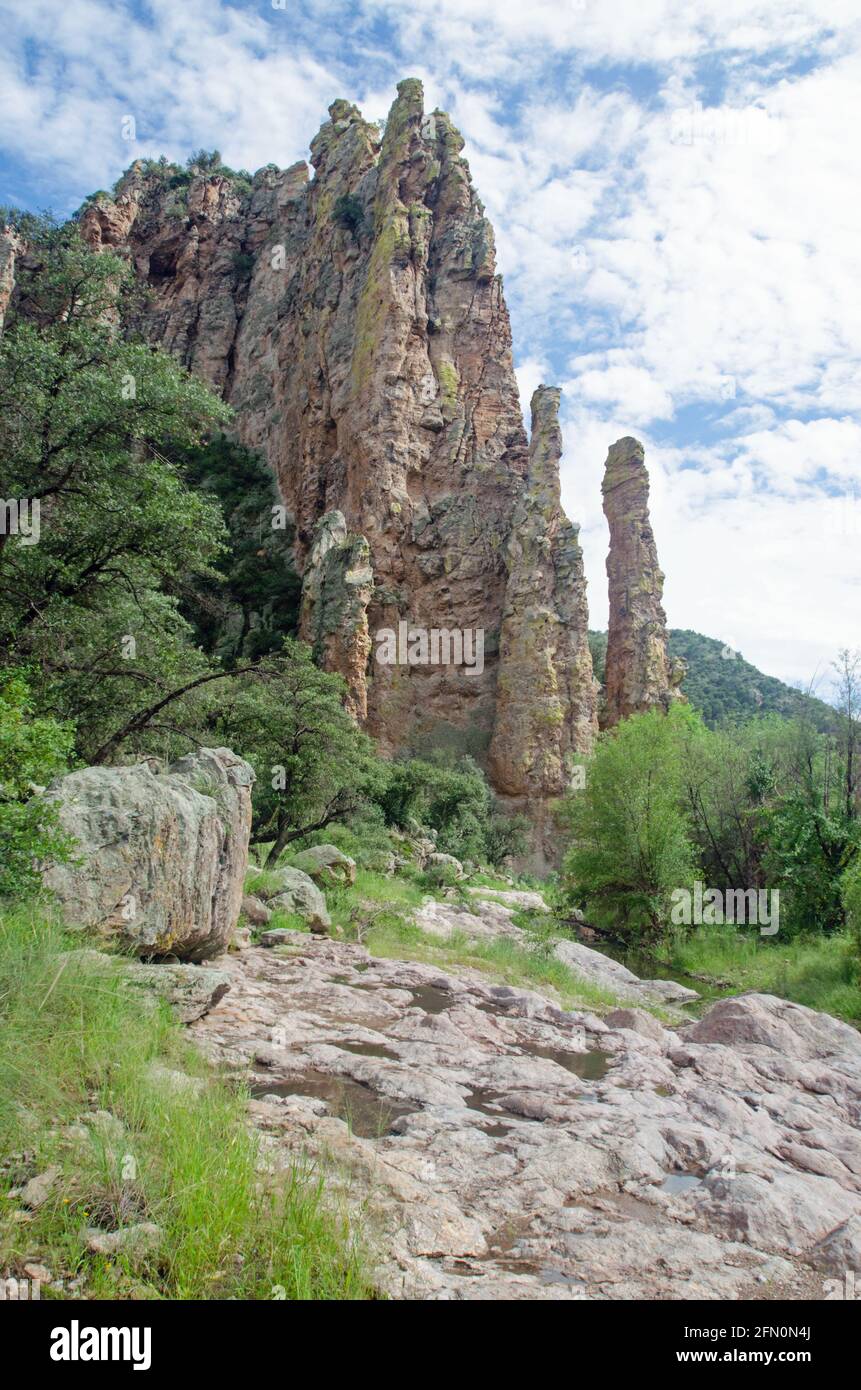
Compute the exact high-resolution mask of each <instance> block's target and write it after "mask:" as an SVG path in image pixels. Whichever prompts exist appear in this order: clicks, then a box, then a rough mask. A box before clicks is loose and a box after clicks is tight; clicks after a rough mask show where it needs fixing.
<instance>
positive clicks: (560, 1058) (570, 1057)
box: [518, 1042, 613, 1081]
mask: <svg viewBox="0 0 861 1390" xmlns="http://www.w3.org/2000/svg"><path fill="white" fill-rule="evenodd" d="M518 1047H519V1048H520V1050H521V1052H526V1053H528V1055H529V1056H530V1057H544V1058H546V1060H547V1061H548V1062H556V1063H557V1064H558V1065H559V1066H560V1067H564V1068H565V1070H566V1071H570V1072H571V1073H572V1075H573V1076H579V1077H580V1078H581V1080H583V1081H603V1079H604V1077H605V1076H606V1075H607V1072H608V1070H609V1068H610V1064H611V1062H612V1061H613V1054H612V1053H611V1052H602V1051H601V1050H600V1049H599V1048H595V1049H594V1051H592V1052H565V1051H563V1050H561V1049H559V1048H555V1047H545V1046H544V1044H543V1043H528V1042H522V1043H518Z"/></svg>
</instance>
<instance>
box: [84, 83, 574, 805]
mask: <svg viewBox="0 0 861 1390" xmlns="http://www.w3.org/2000/svg"><path fill="white" fill-rule="evenodd" d="M330 117H331V119H330V120H329V121H327V122H326V124H325V125H324V126H323V127H322V129H321V131H320V132H319V134H318V135H317V136H316V137H315V139H314V140H313V142H312V145H311V163H312V165H313V168H314V177H313V178H309V171H308V169H307V167H306V166H305V164H304V163H302V164H298V165H294V166H293V167H292V168H289V169H287V170H280V169H277V168H275V167H274V166H272V165H269V166H267V167H266V168H264V169H262V170H260V171H259V172H258V173H257V174H256V175H255V176H254V179H253V184H252V186H251V188H250V190H249V189H248V188H247V187H243V184H242V181H241V180H237V179H236V178H232V177H230V176H228V175H226V174H224V173H218V172H216V173H201V174H199V175H194V176H192V177H191V178H190V181H189V180H185V181H184V176H177V175H176V172H175V171H174V170H172V169H171V168H170V167H169V166H168V167H167V168H166V169H165V168H162V169H159V168H157V167H153V166H152V165H143V164H140V163H139V164H136V165H133V166H132V167H131V169H130V170H129V171H128V173H127V174H126V175H125V176H124V178H123V180H122V181H121V183H120V185H119V186H118V191H117V194H116V196H115V198H113V199H112V200H106V199H104V198H100V199H99V200H97V201H95V202H93V203H92V204H91V205H90V206H89V207H88V208H87V209H86V210H85V211H84V212H83V214H82V216H81V227H82V229H83V232H84V235H85V236H86V237H87V239H88V240H89V242H90V243H91V244H92V245H93V246H95V247H100V246H112V247H115V248H117V249H119V251H120V252H121V253H123V254H127V255H128V256H129V257H130V258H131V260H132V262H133V264H134V266H135V269H136V272H137V274H138V276H139V278H140V279H141V281H142V282H143V283H144V284H145V285H146V286H147V287H148V289H149V291H150V301H149V304H148V306H147V307H146V309H145V310H144V311H143V312H142V315H141V317H140V319H139V320H138V322H137V326H138V327H140V328H142V330H143V331H144V333H145V334H146V336H147V337H148V339H149V340H150V341H153V342H158V343H160V344H162V345H163V346H164V347H166V348H168V349H169V350H170V351H171V352H173V353H175V354H176V355H177V356H178V357H179V358H180V359H181V360H182V361H183V362H184V363H185V364H186V365H187V366H188V367H189V368H190V369H192V370H193V371H195V372H197V373H199V374H200V375H201V376H203V377H204V378H206V379H207V380H208V381H210V382H211V383H212V384H213V385H214V386H216V387H217V388H218V389H219V390H221V391H222V392H223V393H224V395H225V397H226V398H227V399H228V401H229V402H230V404H231V405H232V406H233V407H234V408H235V410H236V431H237V433H238V435H239V437H240V439H241V441H242V442H243V443H244V444H246V445H248V446H250V447H253V448H257V449H260V450H261V451H262V452H263V453H264V454H265V456H266V457H267V459H268V461H269V463H270V464H271V467H272V468H273V470H274V473H275V475H276V477H277V481H278V485H279V488H280V491H281V495H282V497H283V500H284V504H285V506H286V508H287V509H288V511H289V512H290V514H291V516H292V517H293V518H294V519H295V527H296V559H297V564H298V566H299V568H300V570H302V571H304V573H305V585H304V598H303V615H302V621H301V628H302V632H303V635H304V636H305V637H306V638H307V639H308V640H309V641H311V642H312V643H313V644H314V645H315V646H316V648H317V650H318V653H319V655H320V657H321V659H322V660H323V661H324V662H325V663H326V664H328V665H329V666H330V667H332V668H333V669H336V670H338V671H340V672H341V674H343V675H344V677H345V679H346V680H347V684H348V687H349V691H350V701H351V706H352V708H353V710H354V711H355V713H356V714H357V715H358V716H359V717H360V718H362V719H364V720H365V721H366V724H367V728H368V730H369V732H370V733H372V734H373V735H374V736H375V737H376V738H377V740H378V742H379V745H380V747H381V750H382V751H383V752H393V751H397V750H405V749H416V750H424V749H426V748H428V747H429V746H433V745H439V744H446V745H448V746H451V747H454V748H459V749H462V750H466V751H470V752H472V753H474V754H475V755H477V756H478V757H479V758H480V759H481V760H482V761H484V760H485V759H486V757H487V752H488V746H489V744H490V743H491V740H493V757H492V764H493V769H494V775H495V776H496V778H497V780H498V782H499V784H500V786H503V785H504V787H505V788H506V790H507V791H509V792H510V793H511V794H516V795H532V796H535V795H538V796H542V795H545V794H555V793H557V792H558V791H559V790H560V789H561V787H562V785H563V783H564V778H565V762H566V758H567V756H568V754H569V753H570V752H571V751H572V750H576V751H585V750H586V749H587V748H588V747H589V745H590V743H591V739H592V736H593V732H594V684H593V676H592V670H591V661H590V659H589V652H588V648H587V646H586V626H587V624H586V607H585V596H584V581H583V574H582V564H581V561H580V555H579V549H578V546H577V540H576V531H575V529H574V528H572V527H571V526H570V525H569V523H568V522H567V520H566V519H565V517H564V515H563V514H562V512H561V510H560V507H559V487H558V468H557V465H558V457H559V440H558V426H556V424H555V407H553V408H552V409H551V396H550V395H547V396H546V397H544V398H542V399H541V401H540V404H539V408H538V411H537V429H538V436H539V437H538V439H537V441H536V443H535V444H534V445H533V449H532V454H531V463H530V459H529V453H528V445H527V438H526V433H525V430H524V427H523V419H522V414H521V409H520V404H519V399H518V393H517V385H516V381H515V376H514V371H513V363H512V355H511V332H510V325H509V318H508V311H507V309H506V305H505V300H504V298H503V293H502V284H501V279H500V277H499V276H498V275H497V274H496V268H495V256H494V238H493V231H492V229H491V226H490V224H489V222H488V221H487V219H486V218H485V216H484V210H483V207H482V204H481V202H480V201H479V198H478V196H477V194H476V192H475V190H474V188H473V186H472V183H471V180H470V174H469V168H468V165H467V164H466V162H465V160H464V159H463V158H462V156H461V149H462V146H463V141H462V139H461V137H460V135H459V134H458V132H457V131H456V130H455V129H454V127H453V126H452V124H451V122H450V120H449V118H448V117H447V116H446V115H444V114H443V113H442V112H439V111H435V112H433V113H432V114H426V113H425V112H424V109H423V97H422V88H421V84H420V83H419V82H417V81H415V80H408V81H405V82H402V83H401V84H400V85H399V88H398V96H397V100H396V101H395V103H394V105H393V107H392V110H391V113H390V115H389V118H388V121H387V122H386V124H385V131H384V133H383V134H382V136H381V134H380V131H379V129H378V127H377V126H376V125H372V124H369V123H368V122H367V121H365V120H364V119H363V118H362V116H361V115H360V113H359V112H358V110H357V109H356V108H355V107H354V106H352V105H350V104H349V103H348V102H345V101H337V102H335V103H334V104H333V105H332V106H331V107H330ZM551 415H552V416H553V420H552V421H551V419H550V417H551ZM530 469H531V475H530V478H528V477H527V474H528V472H529V470H530ZM515 527H522V528H523V531H522V534H520V535H519V536H516V537H515V536H514V529H515ZM533 559H534V560H535V562H536V564H537V565H538V572H537V573H535V574H534V575H530V574H529V573H528V567H529V565H530V564H531V562H532V560H533ZM404 621H406V622H407V623H409V624H410V625H411V626H412V627H414V628H422V629H427V630H433V629H437V630H457V631H467V632H468V631H470V630H475V629H483V630H484V662H483V670H482V671H480V672H479V671H478V670H477V669H475V670H471V671H466V670H464V669H463V667H458V666H457V665H456V664H448V665H446V664H443V663H438V664H436V665H434V664H432V663H430V662H429V663H427V664H424V663H416V664H412V665H410V664H397V663H396V664H385V665H384V664H380V663H377V662H376V661H375V660H374V654H373V650H372V643H373V636H374V633H375V632H377V631H379V630H381V629H396V628H397V627H398V624H399V623H401V622H404ZM532 622H534V623H535V624H536V626H535V629H534V631H533V630H530V623H532ZM503 626H504V628H505V636H504V639H503V640H504V647H505V651H506V653H507V655H503V657H502V660H501V662H500V657H499V642H500V630H501V629H502V628H503ZM533 652H534V653H535V654H536V656H537V659H538V661H539V663H540V673H539V674H538V676H537V677H536V678H535V679H530V678H527V670H526V662H527V661H528V659H530V654H531V653H533ZM509 662H510V666H509V665H508V663H509ZM500 679H501V686H500ZM498 689H501V691H502V695H501V697H500V698H498V693H497V692H498ZM541 729H544V730H545V731H546V732H547V735H548V737H547V739H546V746H545V747H543V748H538V746H537V743H538V736H539V732H540V730H541Z"/></svg>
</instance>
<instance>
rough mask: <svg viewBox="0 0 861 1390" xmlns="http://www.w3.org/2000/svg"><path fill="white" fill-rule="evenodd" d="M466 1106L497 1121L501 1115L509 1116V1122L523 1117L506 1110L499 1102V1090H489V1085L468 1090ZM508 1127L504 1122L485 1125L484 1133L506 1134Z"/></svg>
mask: <svg viewBox="0 0 861 1390" xmlns="http://www.w3.org/2000/svg"><path fill="white" fill-rule="evenodd" d="M466 1106H467V1109H468V1110H477V1111H478V1112H479V1114H481V1115H490V1116H491V1117H492V1118H493V1119H494V1120H497V1121H500V1119H501V1116H503V1115H507V1116H509V1117H510V1120H509V1123H510V1121H511V1120H522V1119H523V1116H522V1115H515V1114H514V1112H513V1111H511V1110H506V1109H505V1107H504V1106H503V1105H502V1104H501V1102H500V1098H499V1092H498V1091H493V1090H491V1089H490V1087H489V1086H476V1088H475V1090H474V1091H470V1093H469V1095H468V1096H467V1097H466ZM508 1128H509V1126H508V1125H506V1124H504V1123H498V1124H496V1125H492V1126H485V1134H493V1133H494V1132H495V1133H496V1134H497V1135H498V1136H499V1135H502V1134H507V1133H508Z"/></svg>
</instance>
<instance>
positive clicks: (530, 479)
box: [490, 386, 598, 798]
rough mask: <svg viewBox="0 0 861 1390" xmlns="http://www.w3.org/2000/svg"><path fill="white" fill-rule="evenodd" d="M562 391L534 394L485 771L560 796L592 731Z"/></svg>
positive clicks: (501, 784) (520, 788)
mask: <svg viewBox="0 0 861 1390" xmlns="http://www.w3.org/2000/svg"><path fill="white" fill-rule="evenodd" d="M559 396H560V392H559V390H558V388H557V387H554V386H539V387H538V390H537V391H536V392H535V394H534V396H533V397H532V441H531V443H530V446H529V471H528V474H527V480H526V489H525V491H524V492H523V493H522V494H521V496H520V498H519V499H518V502H517V506H516V508H515V511H514V519H513V523H512V527H511V533H510V535H509V538H508V548H507V564H508V584H507V587H506V591H505V611H504V613H503V618H502V636H501V643H500V673H499V684H498V690H497V700H496V725H495V728H494V734H493V741H492V743H491V745H490V770H491V773H492V776H493V779H494V782H495V784H496V786H497V787H498V788H499V789H500V791H502V792H504V793H506V794H508V795H509V796H520V797H539V798H540V797H542V796H545V797H546V796H558V795H559V794H560V793H561V792H562V791H564V790H565V788H566V786H567V785H568V783H569V782H570V773H571V766H572V764H573V763H574V762H575V761H576V760H577V755H578V754H580V755H582V754H584V753H588V752H589V751H590V749H591V747H592V744H593V742H594V739H595V736H596V734H597V732H598V724H597V717H596V702H597V683H596V681H595V678H594V676H593V674H592V657H591V654H590V651H589V643H588V639H587V630H588V626H589V615H588V610H587V606H586V580H585V576H584V573H583V552H582V550H581V549H580V545H579V541H578V535H579V528H578V527H576V526H573V525H572V524H571V522H570V521H568V519H567V518H566V516H565V514H564V512H563V511H562V508H561V506H560V501H559V458H560V455H561V453H562V432H561V430H560V428H559Z"/></svg>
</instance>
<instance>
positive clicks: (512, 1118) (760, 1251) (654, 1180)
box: [192, 894, 861, 1321]
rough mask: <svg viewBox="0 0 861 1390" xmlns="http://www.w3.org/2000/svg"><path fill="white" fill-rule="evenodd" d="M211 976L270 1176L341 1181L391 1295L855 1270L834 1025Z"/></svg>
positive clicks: (562, 1289)
mask: <svg viewBox="0 0 861 1390" xmlns="http://www.w3.org/2000/svg"><path fill="white" fill-rule="evenodd" d="M496 896H497V897H499V896H500V895H498V894H497V895H496ZM453 906H454V905H453V904H432V903H428V904H426V905H425V908H426V912H425V921H426V928H427V926H429V927H430V928H431V930H432V929H433V926H434V925H436V926H437V927H438V929H439V931H440V932H441V933H444V932H446V931H447V930H448V927H449V922H448V921H447V918H446V914H447V913H448V912H449V911H451V910H452V909H453ZM495 906H496V908H497V910H499V907H500V904H499V903H497V904H496V905H495ZM450 925H451V928H452V930H458V929H459V928H458V926H457V924H455V923H451V924H450ZM492 927H493V923H492V919H491V917H490V916H489V915H485V914H483V915H482V917H481V918H480V919H478V921H477V926H476V934H477V935H478V934H479V933H482V934H483V932H484V931H489V930H490V929H492ZM497 929H498V930H504V928H503V927H502V924H501V923H500V924H497ZM225 969H226V970H227V971H228V972H229V973H230V975H231V977H232V981H233V987H232V989H231V993H230V995H229V1006H228V1007H224V1006H217V1007H216V1008H215V1009H213V1010H212V1011H211V1012H210V1013H209V1014H208V1015H207V1016H206V1017H205V1018H203V1019H201V1020H200V1022H198V1023H195V1024H193V1025H192V1031H193V1034H194V1036H195V1038H196V1039H197V1041H198V1042H200V1044H201V1045H202V1046H203V1047H204V1048H205V1050H206V1051H207V1053H208V1054H209V1055H210V1057H211V1058H212V1060H213V1061H215V1062H218V1063H227V1064H229V1065H231V1066H232V1067H233V1068H234V1069H236V1070H237V1071H238V1074H239V1076H246V1077H248V1078H249V1079H252V1080H253V1082H254V1084H255V1086H256V1090H257V1094H258V1097H259V1098H258V1099H256V1100H255V1101H253V1102H252V1104H251V1116H252V1119H253V1122H254V1124H255V1125H256V1126H257V1127H258V1128H259V1129H260V1130H261V1131H262V1132H263V1133H264V1135H265V1143H266V1153H267V1159H268V1162H269V1164H270V1165H271V1167H272V1168H273V1169H274V1170H275V1171H279V1170H283V1171H288V1170H289V1168H290V1166H291V1164H293V1163H294V1162H295V1161H296V1158H297V1156H298V1155H299V1154H303V1155H309V1154H310V1155H312V1156H319V1157H320V1158H321V1159H322V1157H323V1156H324V1155H326V1156H328V1158H329V1159H330V1161H331V1162H332V1165H333V1167H332V1169H330V1171H333V1172H334V1174H335V1175H337V1174H339V1173H340V1174H342V1175H343V1176H342V1178H341V1184H342V1185H341V1187H340V1189H339V1191H338V1195H343V1198H344V1201H345V1203H347V1205H348V1206H350V1207H351V1208H352V1209H353V1210H355V1211H357V1212H361V1215H362V1219H363V1223H365V1224H364V1227H363V1228H364V1229H367V1230H368V1231H369V1233H371V1232H373V1238H374V1239H373V1245H374V1248H375V1249H376V1250H377V1251H378V1252H379V1260H380V1266H379V1271H378V1279H379V1283H380V1286H381V1287H382V1288H383V1289H384V1290H385V1291H387V1292H388V1293H389V1294H391V1295H392V1296H394V1297H398V1298H421V1299H481V1300H488V1299H529V1300H535V1299H553V1300H570V1299H580V1300H592V1299H618V1300H632V1299H635V1300H653V1299H674V1300H697V1299H714V1300H720V1301H723V1300H736V1299H748V1298H756V1299H766V1300H767V1299H782V1298H789V1299H798V1300H806V1299H810V1298H813V1299H821V1298H823V1297H824V1296H825V1295H826V1293H827V1286H826V1284H825V1282H824V1281H825V1280H826V1279H827V1278H828V1277H833V1278H836V1279H842V1278H843V1276H844V1274H845V1272H846V1270H847V1268H849V1269H854V1268H855V1267H856V1260H857V1254H858V1250H859V1216H861V1141H859V1135H858V1128H857V1124H858V1113H859V1104H861V1038H859V1035H858V1034H857V1033H856V1032H855V1031H854V1030H853V1029H851V1028H848V1027H845V1026H844V1025H840V1024H838V1023H836V1022H835V1020H832V1019H829V1018H827V1017H826V1016H824V1015H822V1014H817V1013H814V1012H813V1011H812V1010H810V1009H804V1008H801V1007H800V1006H797V1005H788V1004H786V1003H785V1001H783V1000H778V999H773V998H771V997H768V996H761V995H749V996H743V997H741V998H739V999H735V1000H731V1001H730V1000H722V1001H720V1002H719V1003H717V1004H715V1005H713V1006H712V1008H711V1009H710V1011H709V1012H708V1013H706V1014H705V1016H704V1018H703V1019H702V1020H700V1021H698V1022H696V1023H681V1024H679V1025H677V1026H675V1027H673V1028H667V1027H664V1026H662V1025H661V1024H660V1023H659V1022H658V1020H657V1019H656V1018H654V1017H653V1016H652V1015H651V1014H643V1013H642V1012H641V1011H640V1010H639V1009H637V1008H626V1009H624V1010H619V1011H614V1012H612V1013H610V1014H608V1015H606V1016H605V1017H604V1018H600V1017H598V1016H597V1015H596V1014H595V1013H593V1012H590V1011H588V1010H584V1009H581V1010H576V1011H570V1010H563V1009H562V1008H560V1007H559V1005H558V1003H557V1002H555V1001H554V1000H552V999H550V998H547V997H545V996H544V995H542V994H540V993H537V992H535V991H532V990H528V989H521V988H515V987H511V986H506V985H497V984H494V983H492V982H491V981H490V980H489V979H487V978H482V977H481V976H480V975H478V974H477V972H476V971H474V970H464V971H463V972H462V973H461V974H449V973H444V972H443V971H441V970H440V968H439V966H438V965H435V964H425V963H421V962H415V961H402V960H393V959H381V958H375V957H372V956H371V955H370V954H369V953H368V951H366V950H365V949H364V948H363V947H362V946H359V945H355V944H347V943H343V942H334V941H325V940H315V939H313V938H311V937H308V936H306V935H297V934H296V933H293V934H292V941H291V943H290V949H289V952H288V951H286V950H285V949H284V948H283V947H281V948H280V949H279V950H278V951H276V952H271V951H263V950H260V949H258V948H256V947H252V948H250V949H249V950H247V951H243V952H242V953H241V954H239V955H232V956H230V957H229V958H228V960H227V963H226V966H225ZM787 1030H791V1034H792V1039H793V1042H792V1046H791V1047H789V1048H788V1047H787V1045H786V1044H787V1038H788V1033H787ZM261 1067H262V1068H265V1076H266V1082H267V1084H269V1083H271V1087H272V1092H271V1094H264V1095H261V1094H260V1092H261V1090H265V1085H264V1086H262V1087H261V1085H260V1075H261ZM334 1182H335V1183H336V1184H337V1183H338V1178H337V1176H335V1177H334ZM333 1195H334V1193H333ZM764 1320H765V1321H768V1319H767V1318H765V1319H764Z"/></svg>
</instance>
